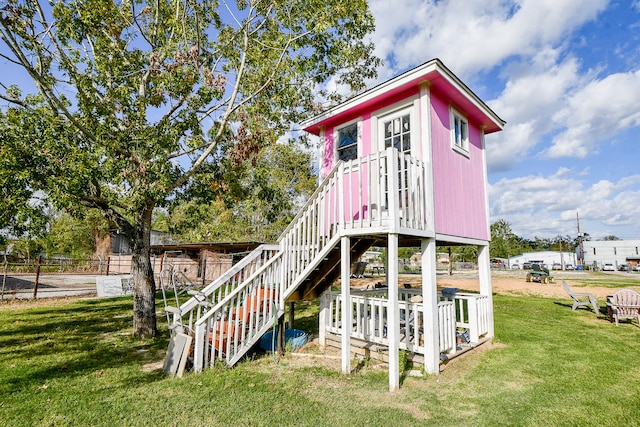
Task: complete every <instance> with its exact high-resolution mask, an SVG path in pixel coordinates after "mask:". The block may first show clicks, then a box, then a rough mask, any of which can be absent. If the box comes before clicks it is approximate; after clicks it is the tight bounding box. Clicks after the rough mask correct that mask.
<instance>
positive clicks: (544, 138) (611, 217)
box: [370, 0, 640, 239]
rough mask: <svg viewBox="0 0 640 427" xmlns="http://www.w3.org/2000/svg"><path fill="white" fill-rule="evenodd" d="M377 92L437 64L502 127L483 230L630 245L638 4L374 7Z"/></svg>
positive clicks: (638, 162) (636, 200) (460, 2)
mask: <svg viewBox="0 0 640 427" xmlns="http://www.w3.org/2000/svg"><path fill="white" fill-rule="evenodd" d="M370 7H371V10H372V12H373V14H374V16H375V18H376V32H375V34H374V35H373V42H374V43H375V44H376V53H377V54H378V56H380V57H381V58H384V60H385V66H384V67H383V68H382V69H381V70H380V72H379V80H380V81H384V80H387V79H389V78H391V77H393V76H395V75H398V74H399V73H401V72H402V71H404V70H406V69H408V68H411V67H414V66H416V65H419V64H421V63H423V62H425V61H427V60H429V59H432V58H440V59H441V60H442V61H443V62H444V63H445V65H447V67H448V68H450V69H451V70H452V71H453V72H454V73H455V74H456V75H458V76H459V77H460V78H461V79H462V80H463V81H464V82H465V83H466V84H467V85H468V86H469V87H470V88H471V89H472V90H473V91H474V92H476V94H478V95H479V96H480V97H481V98H482V99H483V100H484V101H485V102H487V104H488V105H489V106H490V107H491V108H492V109H494V111H495V112H496V113H497V114H498V115H499V116H500V117H501V118H503V119H504V120H506V121H507V125H506V126H505V129H504V131H502V132H500V133H499V134H493V135H489V136H488V137H487V139H486V143H487V162H488V167H489V184H490V186H489V204H490V215H491V221H492V222H493V221H496V220H498V219H504V220H506V221H508V222H509V223H510V224H511V227H512V229H513V231H514V232H515V233H516V234H518V235H519V236H521V237H525V238H533V237H536V236H537V237H553V236H556V235H558V234H560V235H570V236H573V237H575V235H576V233H577V230H576V213H579V216H580V228H581V231H583V232H587V233H589V234H590V235H591V236H592V238H595V239H597V238H601V237H604V236H608V235H615V236H618V237H620V238H625V239H631V238H640V137H639V135H640V0H625V1H618V0H611V1H608V0H521V1H511V0H474V1H468V0H451V1H424V0H422V1H421V0H396V1H393V2H391V1H387V0H373V1H371V2H370Z"/></svg>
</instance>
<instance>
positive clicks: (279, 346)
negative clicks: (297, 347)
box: [276, 316, 285, 356]
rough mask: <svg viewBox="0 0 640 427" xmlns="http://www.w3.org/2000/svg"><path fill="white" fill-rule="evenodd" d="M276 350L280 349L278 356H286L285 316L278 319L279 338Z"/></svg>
mask: <svg viewBox="0 0 640 427" xmlns="http://www.w3.org/2000/svg"><path fill="white" fill-rule="evenodd" d="M277 341H278V343H277V345H276V348H277V349H278V354H279V355H280V356H284V350H285V345H284V316H281V317H278V338H277Z"/></svg>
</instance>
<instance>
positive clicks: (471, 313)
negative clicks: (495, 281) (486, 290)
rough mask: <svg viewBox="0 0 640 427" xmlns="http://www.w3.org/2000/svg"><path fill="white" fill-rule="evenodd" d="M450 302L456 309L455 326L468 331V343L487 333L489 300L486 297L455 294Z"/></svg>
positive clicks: (474, 341) (461, 293)
mask: <svg viewBox="0 0 640 427" xmlns="http://www.w3.org/2000/svg"><path fill="white" fill-rule="evenodd" d="M452 301H453V302H454V303H455V309H456V325H457V327H459V328H464V329H467V330H468V331H469V340H470V342H473V343H476V342H478V341H479V340H480V336H482V335H484V334H486V333H487V332H489V298H488V297H487V296H486V295H478V294H470V293H463V292H457V293H455V294H454V297H453V299H452Z"/></svg>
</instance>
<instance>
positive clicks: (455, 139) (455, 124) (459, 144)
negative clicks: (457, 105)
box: [449, 107, 469, 157]
mask: <svg viewBox="0 0 640 427" xmlns="http://www.w3.org/2000/svg"><path fill="white" fill-rule="evenodd" d="M449 123H450V127H451V148H452V149H453V150H454V151H457V152H458V153H461V154H464V155H465V156H467V157H469V120H468V119H467V118H466V117H465V116H464V115H463V114H461V113H460V112H459V111H457V110H456V109H454V108H453V107H451V108H450V109H449ZM458 129H459V131H457V130H458Z"/></svg>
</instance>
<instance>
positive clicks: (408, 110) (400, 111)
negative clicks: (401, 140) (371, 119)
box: [376, 103, 419, 153]
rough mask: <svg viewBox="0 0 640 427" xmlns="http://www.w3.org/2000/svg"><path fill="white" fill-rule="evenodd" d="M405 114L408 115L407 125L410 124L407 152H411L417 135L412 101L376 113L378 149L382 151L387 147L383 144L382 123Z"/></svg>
mask: <svg viewBox="0 0 640 427" xmlns="http://www.w3.org/2000/svg"><path fill="white" fill-rule="evenodd" d="M406 115H409V126H410V129H409V150H408V151H407V152H408V153H411V152H412V151H413V150H414V149H415V147H414V146H415V144H416V141H418V135H419V134H418V133H417V131H418V130H417V126H418V121H417V120H416V114H415V108H414V105H413V103H411V104H404V105H403V106H401V107H399V108H397V109H393V110H390V111H384V112H379V113H378V114H377V115H376V118H377V127H378V131H377V138H378V144H379V150H381V151H382V150H385V149H386V148H387V147H385V144H384V123H385V122H388V121H390V120H394V119H397V118H400V117H402V116H406Z"/></svg>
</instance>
